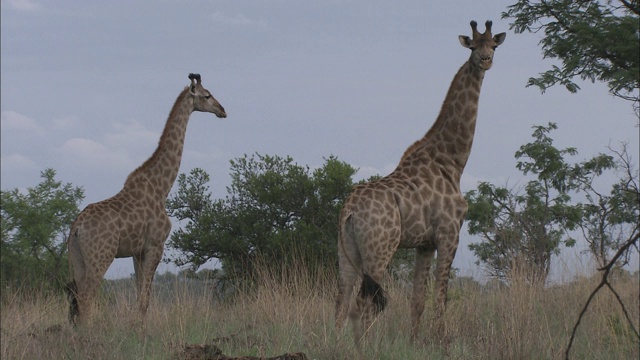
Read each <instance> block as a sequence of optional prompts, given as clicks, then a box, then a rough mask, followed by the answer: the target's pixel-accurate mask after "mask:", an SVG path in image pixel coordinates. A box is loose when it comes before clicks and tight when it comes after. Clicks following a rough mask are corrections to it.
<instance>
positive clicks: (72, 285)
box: [65, 221, 80, 326]
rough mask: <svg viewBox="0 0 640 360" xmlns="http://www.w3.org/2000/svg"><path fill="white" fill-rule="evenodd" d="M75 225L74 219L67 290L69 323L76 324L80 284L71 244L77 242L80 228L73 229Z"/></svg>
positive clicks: (70, 238) (68, 250)
mask: <svg viewBox="0 0 640 360" xmlns="http://www.w3.org/2000/svg"><path fill="white" fill-rule="evenodd" d="M75 225H76V222H75V221H74V223H73V224H71V228H72V231H70V232H69V238H68V239H67V254H68V256H69V275H70V276H71V281H70V282H68V283H67V285H66V286H65V292H66V293H67V299H68V300H69V323H71V324H72V325H74V326H75V325H76V324H77V322H78V316H79V315H80V310H79V309H78V284H77V283H76V280H75V279H74V276H73V266H72V264H71V246H72V245H74V244H76V243H75V241H74V240H76V237H77V236H78V229H77V228H76V229H73V228H74V227H75Z"/></svg>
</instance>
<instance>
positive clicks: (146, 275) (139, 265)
mask: <svg viewBox="0 0 640 360" xmlns="http://www.w3.org/2000/svg"><path fill="white" fill-rule="evenodd" d="M161 259H162V251H148V252H147V253H145V254H143V255H141V256H134V258H133V262H134V267H135V271H136V285H137V290H138V312H139V315H140V319H139V320H140V321H141V322H142V323H144V319H145V316H146V313H147V309H148V308H149V300H150V297H151V284H152V282H153V276H154V275H155V272H156V268H157V267H158V264H159V263H160V260H161Z"/></svg>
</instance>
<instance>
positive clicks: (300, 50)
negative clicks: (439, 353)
mask: <svg viewBox="0 0 640 360" xmlns="http://www.w3.org/2000/svg"><path fill="white" fill-rule="evenodd" d="M514 2H515V0H509V1H495V0H492V1H477V0H466V1H455V2H449V1H447V2H445V1H423V0H416V1H402V0H401V1H364V0H358V1H349V0H335V1H300V0H273V1H237V0H228V1H177V0H176V1H155V2H153V3H149V2H143V1H108V2H106V1H56V2H55V4H53V2H50V1H39V0H3V1H2V5H1V6H2V8H1V22H0V26H1V37H2V39H1V40H2V41H1V46H2V49H1V52H0V55H1V67H2V70H1V79H2V81H1V111H2V120H1V136H2V138H1V152H2V155H1V156H2V168H1V184H2V189H3V190H8V189H13V188H16V187H17V188H21V189H25V188H27V187H30V186H35V185H36V184H37V183H39V181H40V177H39V176H40V172H41V171H42V170H44V169H45V168H54V169H55V170H56V171H57V179H58V180H61V181H63V182H71V183H73V184H74V185H77V186H82V187H83V188H84V190H85V196H86V197H85V201H84V203H83V204H82V207H83V208H84V206H86V205H87V204H89V203H92V202H97V201H100V200H103V199H105V198H107V197H110V196H112V195H114V194H116V193H117V192H118V191H119V190H120V189H121V187H122V184H123V183H124V180H125V179H126V177H127V175H128V174H129V173H130V172H131V171H133V170H134V169H135V168H136V167H137V166H139V165H140V164H142V162H143V161H144V160H146V159H147V158H148V157H149V156H150V155H151V153H152V152H153V151H154V150H155V148H156V146H157V142H158V138H159V136H160V133H161V131H162V129H163V127H164V123H165V121H166V119H167V116H168V113H169V110H170V109H171V106H172V105H173V102H174V101H175V98H176V97H177V95H178V94H179V93H180V91H182V89H183V88H184V87H185V86H186V85H188V84H189V80H188V79H187V75H188V74H189V73H190V72H197V73H200V74H201V75H202V82H203V85H204V86H205V87H206V88H207V89H209V90H210V91H211V92H212V93H213V94H214V96H215V97H216V98H217V99H218V100H219V101H220V103H221V104H222V105H223V106H224V107H225V109H226V111H227V114H228V117H227V118H226V119H218V118H216V117H214V116H213V115H212V114H203V113H194V114H193V115H192V117H191V121H190V122H189V128H188V131H187V137H186V143H185V151H184V155H183V159H182V166H181V169H180V172H182V173H188V172H189V170H190V169H192V168H194V167H201V168H203V169H205V170H206V171H207V172H208V173H209V174H210V175H211V178H212V182H211V183H210V188H211V190H212V193H213V195H214V196H215V197H224V196H225V195H226V186H227V185H229V184H230V177H229V160H231V159H234V158H237V157H241V156H242V155H243V154H253V153H255V152H258V153H261V154H268V155H281V156H286V155H290V156H291V157H292V158H293V159H294V160H295V161H296V162H297V163H298V164H301V165H309V166H311V167H316V166H320V165H321V164H322V163H323V162H324V158H326V157H328V156H330V155H335V156H337V157H338V159H340V160H342V161H346V162H347V163H349V164H351V165H353V166H355V167H357V168H359V169H360V172H359V173H358V175H357V177H358V179H360V178H366V177H368V176H371V175H374V174H381V175H386V174H388V173H389V172H390V171H392V170H393V168H395V166H396V165H397V162H398V161H399V159H400V156H401V155H402V154H403V152H404V150H405V149H406V148H407V147H408V146H409V145H411V144H412V143H413V142H414V141H415V140H417V139H418V138H420V137H422V136H423V135H424V134H425V133H426V131H427V130H428V129H429V127H430V126H431V124H432V123H433V121H434V120H435V118H436V116H437V115H438V112H439V110H440V105H441V103H442V101H443V99H444V96H445V94H446V91H447V89H448V86H449V84H450V82H451V80H452V79H453V76H454V74H455V73H456V71H457V70H458V68H459V67H460V66H461V65H462V64H463V63H464V62H465V61H466V60H467V58H468V56H469V50H468V49H465V48H463V47H462V46H461V45H460V43H459V42H458V38H457V37H458V35H471V29H470V27H469V22H470V20H477V21H478V23H479V24H481V25H480V26H479V27H480V30H481V31H483V30H484V26H483V25H482V24H484V21H485V20H487V19H490V20H493V24H494V25H493V33H494V34H496V33H499V32H503V31H504V32H507V37H506V40H505V42H504V44H503V45H502V46H500V47H499V48H498V50H497V51H496V55H495V60H494V65H493V68H492V69H491V70H489V71H488V72H487V74H486V76H485V80H484V84H483V87H482V92H481V96H480V106H479V113H478V124H477V129H476V135H475V141H474V145H473V150H472V152H471V156H470V158H469V161H468V164H467V167H466V169H465V172H464V175H463V177H462V189H463V191H469V190H472V189H474V188H475V187H476V186H477V184H478V182H479V181H490V182H492V183H494V184H496V185H505V184H506V183H508V184H509V185H510V186H517V185H518V184H522V183H523V182H524V180H523V179H522V177H521V174H520V173H519V172H518V171H517V170H516V168H515V159H514V153H515V151H516V150H517V149H518V148H519V146H520V145H522V144H525V143H527V142H529V141H530V140H531V132H532V126H534V125H546V124H547V123H548V122H556V123H557V124H558V126H559V129H558V130H557V131H555V132H553V133H552V134H551V137H552V138H553V139H554V140H555V143H554V145H556V146H557V147H559V148H565V147H570V146H571V147H576V148H577V149H578V151H579V155H578V156H576V157H575V158H574V159H570V160H573V161H574V162H578V161H581V160H584V159H587V158H590V157H592V156H594V155H596V154H598V153H600V152H606V151H607V149H606V147H607V146H608V145H612V146H614V147H616V146H618V144H619V142H620V141H628V142H629V143H630V144H629V150H630V153H631V154H633V155H634V160H635V161H636V162H637V160H638V159H637V154H638V153H639V150H638V127H637V126H636V123H637V120H636V118H635V116H634V113H633V111H632V108H631V105H630V103H629V102H625V101H623V100H620V99H617V98H614V97H612V96H610V95H609V94H608V92H607V87H606V86H605V85H604V84H600V83H597V84H591V83H580V86H581V87H582V90H581V91H579V92H578V93H577V94H570V93H569V92H567V91H566V90H565V89H563V88H560V87H558V88H551V89H549V90H548V91H547V92H546V93H545V94H541V93H540V91H539V90H538V89H537V88H526V87H525V85H526V82H527V79H528V78H529V77H531V76H536V75H537V74H538V73H540V72H543V71H545V70H547V69H548V68H549V67H550V66H551V65H552V64H554V62H553V61H551V60H548V59H547V60H545V59H543V58H542V53H541V49H540V47H539V45H538V42H539V41H540V39H541V34H515V33H514V32H512V31H510V30H509V22H508V21H507V20H501V19H500V14H501V12H503V11H505V9H506V7H507V6H508V5H510V4H511V3H514ZM174 228H175V225H174ZM472 241H477V239H471V238H470V236H469V235H468V234H466V233H463V234H462V237H461V246H460V250H459V251H458V256H457V257H456V260H455V262H454V266H455V267H457V268H460V269H461V271H462V275H478V274H480V273H481V270H480V269H479V267H478V266H476V265H475V264H474V262H475V258H474V257H473V255H472V253H471V252H470V251H469V250H468V248H467V245H468V244H469V242H472ZM565 257H572V256H565ZM636 258H637V256H636ZM131 263H132V262H131V259H121V260H117V261H116V262H115V263H114V265H113V266H112V267H111V268H110V270H109V271H108V272H107V277H109V278H115V277H122V276H129V274H130V273H132V272H133V266H132V264H131ZM174 269H175V267H172V266H170V265H165V264H161V266H160V268H159V272H164V271H166V270H174Z"/></svg>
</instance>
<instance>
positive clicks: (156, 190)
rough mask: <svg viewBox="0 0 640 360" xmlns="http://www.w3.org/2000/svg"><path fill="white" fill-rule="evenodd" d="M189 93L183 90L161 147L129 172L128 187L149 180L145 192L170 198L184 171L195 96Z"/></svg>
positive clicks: (164, 199)
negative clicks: (173, 187)
mask: <svg viewBox="0 0 640 360" xmlns="http://www.w3.org/2000/svg"><path fill="white" fill-rule="evenodd" d="M188 94H189V90H188V88H187V89H185V90H184V91H182V93H180V95H179V96H178V98H177V99H176V102H175V104H174V105H173V108H172V109H171V113H170V114H169V118H168V119H167V123H166V124H165V126H164V130H163V131H162V135H161V136H160V141H159V142H158V147H157V148H156V150H155V151H154V152H153V155H151V157H150V158H149V159H147V161H145V162H144V163H143V164H142V165H141V166H140V167H138V168H137V169H136V170H135V171H133V172H132V173H131V174H130V175H129V177H128V178H127V181H126V182H125V188H127V187H128V186H129V187H135V186H136V185H137V184H141V183H145V184H146V185H145V190H144V191H145V192H147V193H148V192H152V193H153V194H154V195H153V196H154V197H158V198H159V199H161V200H162V201H166V199H167V196H168V195H169V192H170V191H171V187H172V186H173V183H174V181H175V180H176V177H177V176H178V171H179V170H180V162H181V161H182V150H183V148H184V138H185V134H186V132H187V123H188V122H189V116H190V115H191V113H192V112H193V99H192V98H191V97H190V96H188Z"/></svg>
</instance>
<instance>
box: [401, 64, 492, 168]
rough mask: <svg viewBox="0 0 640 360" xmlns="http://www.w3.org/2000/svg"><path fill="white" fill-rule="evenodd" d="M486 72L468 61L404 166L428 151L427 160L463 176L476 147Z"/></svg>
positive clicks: (406, 157)
mask: <svg viewBox="0 0 640 360" xmlns="http://www.w3.org/2000/svg"><path fill="white" fill-rule="evenodd" d="M484 73H485V70H482V69H481V68H479V67H476V66H473V65H472V64H471V62H470V61H467V62H466V63H465V64H464V65H462V67H460V70H458V72H457V73H456V75H455V76H454V78H453V81H452V82H451V86H450V87H449V91H448V92H447V96H446V97H445V100H444V102H443V104H442V108H441V110H440V114H439V115H438V118H437V119H436V121H435V123H434V124H433V125H432V126H431V128H430V129H429V131H428V132H427V134H426V135H425V136H424V137H423V138H421V139H420V140H418V141H416V142H415V143H414V144H413V145H411V146H410V147H409V148H408V149H407V151H405V153H404V155H403V156H402V159H401V160H400V165H399V167H401V166H402V165H403V163H405V162H406V160H407V159H408V158H409V157H411V155H412V154H414V153H419V152H427V155H428V158H432V159H433V158H434V157H435V156H436V155H437V159H436V160H437V161H441V162H446V163H447V164H446V165H448V166H453V167H454V168H455V169H456V170H457V171H458V173H459V175H461V174H462V170H463V169H464V167H465V165H466V163H467V159H468V158H469V154H470V153H471V145H472V144H473V136H474V134H475V129H476V117H477V115H478V100H479V98H480V88H481V86H482V80H483V78H484Z"/></svg>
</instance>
